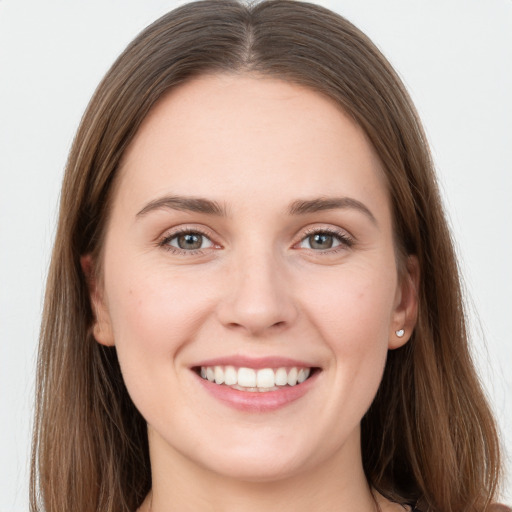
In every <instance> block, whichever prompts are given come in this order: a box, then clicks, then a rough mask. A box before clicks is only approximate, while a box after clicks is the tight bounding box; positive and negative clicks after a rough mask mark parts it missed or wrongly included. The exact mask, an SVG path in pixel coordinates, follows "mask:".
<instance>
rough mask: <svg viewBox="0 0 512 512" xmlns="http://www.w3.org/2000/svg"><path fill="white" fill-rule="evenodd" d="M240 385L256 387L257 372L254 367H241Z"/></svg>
mask: <svg viewBox="0 0 512 512" xmlns="http://www.w3.org/2000/svg"><path fill="white" fill-rule="evenodd" d="M238 385H239V386H243V387H244V388H254V387H256V372H255V371H254V370H253V369H252V368H239V369H238Z"/></svg>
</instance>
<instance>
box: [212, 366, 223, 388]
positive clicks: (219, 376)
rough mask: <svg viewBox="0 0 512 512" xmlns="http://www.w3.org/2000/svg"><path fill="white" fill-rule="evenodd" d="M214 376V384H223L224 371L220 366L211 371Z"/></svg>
mask: <svg viewBox="0 0 512 512" xmlns="http://www.w3.org/2000/svg"><path fill="white" fill-rule="evenodd" d="M213 372H214V374H215V384H224V370H223V369H222V367H221V366H216V367H215V368H214V370H213Z"/></svg>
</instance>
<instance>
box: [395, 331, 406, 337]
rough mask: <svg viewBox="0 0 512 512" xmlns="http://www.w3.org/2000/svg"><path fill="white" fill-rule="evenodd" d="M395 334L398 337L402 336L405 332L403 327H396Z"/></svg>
mask: <svg viewBox="0 0 512 512" xmlns="http://www.w3.org/2000/svg"><path fill="white" fill-rule="evenodd" d="M395 334H396V335H397V336H398V337H399V338H402V337H403V335H404V334H405V331H404V329H398V331H395Z"/></svg>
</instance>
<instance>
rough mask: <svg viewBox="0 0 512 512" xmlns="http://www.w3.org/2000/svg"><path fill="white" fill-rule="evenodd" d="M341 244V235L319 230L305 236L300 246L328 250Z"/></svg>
mask: <svg viewBox="0 0 512 512" xmlns="http://www.w3.org/2000/svg"><path fill="white" fill-rule="evenodd" d="M340 244H341V242H340V240H339V237H337V236H336V235H332V234H330V233H322V232H319V233H314V234H312V235H309V236H307V237H306V238H304V239H303V240H302V241H301V243H300V247H302V248H304V249H318V250H326V249H332V248H333V247H337V246H338V245H340Z"/></svg>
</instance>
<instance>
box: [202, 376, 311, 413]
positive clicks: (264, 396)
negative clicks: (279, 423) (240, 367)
mask: <svg viewBox="0 0 512 512" xmlns="http://www.w3.org/2000/svg"><path fill="white" fill-rule="evenodd" d="M319 374H320V372H319V371H318V370H317V371H315V372H314V373H313V375H311V376H310V377H309V378H308V379H307V380H305V381H304V382H302V383H301V384H297V385H295V386H285V387H283V388H281V389H278V390H276V391H240V390H238V389H233V388H231V387H229V386H225V385H223V384H215V383H214V382H210V381H209V380H207V379H203V378H202V377H200V376H199V375H197V374H195V375H196V377H197V378H198V379H199V381H200V383H201V384H202V386H203V387H204V389H206V391H207V392H208V393H210V394H211V395H212V396H213V397H215V398H216V399H217V400H220V401H221V402H223V403H225V404H227V405H229V406H230V407H233V408H234V409H238V410H240V411H245V412H269V411H275V410H276V409H280V408H281V407H285V406H286V405H288V404H291V403H292V402H295V401H296V400H298V399H299V398H302V397H303V396H304V395H305V394H306V393H307V392H308V391H309V390H310V389H311V388H312V386H314V384H315V382H316V379H317V377H318V375H319Z"/></svg>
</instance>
